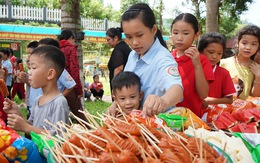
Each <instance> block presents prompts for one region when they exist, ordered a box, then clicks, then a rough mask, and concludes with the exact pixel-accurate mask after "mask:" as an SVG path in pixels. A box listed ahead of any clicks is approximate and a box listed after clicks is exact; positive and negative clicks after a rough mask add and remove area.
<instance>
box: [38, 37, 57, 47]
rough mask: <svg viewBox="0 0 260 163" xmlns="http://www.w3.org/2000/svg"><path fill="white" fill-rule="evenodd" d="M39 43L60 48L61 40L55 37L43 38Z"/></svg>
mask: <svg viewBox="0 0 260 163" xmlns="http://www.w3.org/2000/svg"><path fill="white" fill-rule="evenodd" d="M39 45H52V46H55V47H57V48H60V44H59V42H58V41H57V40H55V39H53V38H43V39H41V40H40V41H39Z"/></svg>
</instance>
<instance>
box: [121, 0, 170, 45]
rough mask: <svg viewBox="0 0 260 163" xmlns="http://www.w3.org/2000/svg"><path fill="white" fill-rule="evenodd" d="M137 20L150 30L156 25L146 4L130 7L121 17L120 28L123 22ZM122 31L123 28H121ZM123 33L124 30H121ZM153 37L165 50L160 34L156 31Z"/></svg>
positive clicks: (151, 11) (152, 14)
mask: <svg viewBox="0 0 260 163" xmlns="http://www.w3.org/2000/svg"><path fill="white" fill-rule="evenodd" d="M136 18H139V19H140V20H141V21H142V22H143V23H144V25H145V26H146V27H148V28H150V29H152V28H153V26H154V25H155V24H156V21H155V16H154V13H153V10H152V9H151V8H150V7H149V5H148V4H146V3H137V4H135V5H133V6H131V7H130V8H129V9H128V10H127V11H125V12H124V14H123V15H122V16H121V28H122V22H123V21H130V20H132V19H136ZM122 29H123V28H122ZM123 31H124V29H123ZM155 36H156V37H157V38H158V39H159V41H160V43H161V44H162V45H163V46H164V47H165V48H167V46H166V43H165V41H164V40H163V37H162V34H161V32H160V31H159V29H157V32H156V34H155Z"/></svg>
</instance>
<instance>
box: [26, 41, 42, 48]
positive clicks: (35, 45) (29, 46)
mask: <svg viewBox="0 0 260 163" xmlns="http://www.w3.org/2000/svg"><path fill="white" fill-rule="evenodd" d="M38 43H39V42H38V41H32V42H30V43H29V44H28V45H27V48H32V49H35V48H37V47H38Z"/></svg>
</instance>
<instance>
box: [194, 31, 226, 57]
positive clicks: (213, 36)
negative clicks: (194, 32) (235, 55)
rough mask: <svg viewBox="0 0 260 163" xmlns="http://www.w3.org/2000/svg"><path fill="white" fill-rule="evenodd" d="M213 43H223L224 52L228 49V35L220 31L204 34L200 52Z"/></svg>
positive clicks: (201, 39)
mask: <svg viewBox="0 0 260 163" xmlns="http://www.w3.org/2000/svg"><path fill="white" fill-rule="evenodd" d="M211 43H218V44H221V45H222V47H223V52H224V51H225V50H226V37H225V36H224V35H222V34H220V33H218V32H209V33H206V34H204V35H203V36H202V37H201V38H200V41H199V44H198V50H199V52H200V53H202V52H203V50H204V49H205V48H206V47H207V46H208V45H209V44H211Z"/></svg>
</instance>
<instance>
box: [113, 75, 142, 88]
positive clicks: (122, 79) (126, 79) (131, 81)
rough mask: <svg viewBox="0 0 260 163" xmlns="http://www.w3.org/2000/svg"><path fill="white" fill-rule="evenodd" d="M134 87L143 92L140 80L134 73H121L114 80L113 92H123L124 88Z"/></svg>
mask: <svg viewBox="0 0 260 163" xmlns="http://www.w3.org/2000/svg"><path fill="white" fill-rule="evenodd" d="M132 86H137V87H138V90H139V91H141V81H140V78H139V77H138V76H137V75H136V74H135V73H134V72H130V71H123V72H120V73H118V74H117V75H116V76H115V77H114V78H113V80H112V88H113V92H115V91H116V90H121V89H122V88H123V87H126V88H129V87H132Z"/></svg>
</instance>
